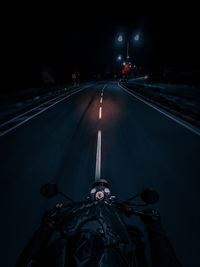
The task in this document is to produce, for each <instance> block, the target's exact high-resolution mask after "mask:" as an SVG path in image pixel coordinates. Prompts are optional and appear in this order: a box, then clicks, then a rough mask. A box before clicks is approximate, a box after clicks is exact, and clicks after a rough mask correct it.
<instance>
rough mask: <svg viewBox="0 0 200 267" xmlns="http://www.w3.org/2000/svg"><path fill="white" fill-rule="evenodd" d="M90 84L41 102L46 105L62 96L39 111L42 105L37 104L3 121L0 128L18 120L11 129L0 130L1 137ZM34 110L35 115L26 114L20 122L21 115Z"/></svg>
mask: <svg viewBox="0 0 200 267" xmlns="http://www.w3.org/2000/svg"><path fill="white" fill-rule="evenodd" d="M90 86H92V85H89V86H85V87H83V88H81V89H79V90H78V91H75V92H73V93H71V94H68V95H67V96H65V97H62V98H61V95H60V96H58V97H55V98H53V99H51V100H49V101H47V102H45V103H43V104H41V105H40V106H42V105H45V104H47V103H50V102H51V101H52V100H56V99H58V98H59V97H60V98H61V99H59V100H58V101H56V102H54V103H53V104H50V105H49V106H47V107H45V108H43V109H42V110H39V111H38V112H37V109H38V108H39V107H40V106H37V107H35V108H33V109H31V110H29V111H26V112H24V113H23V114H21V115H18V116H16V117H15V118H13V119H11V120H9V121H7V122H4V123H2V124H1V125H0V128H1V127H3V126H5V125H7V124H9V123H11V122H15V121H16V125H14V126H13V127H11V128H9V129H7V130H3V131H0V137H2V136H4V135H6V134H7V133H9V132H11V131H13V130H14V129H16V128H18V127H19V126H20V125H22V124H24V123H26V122H27V121H29V120H31V119H33V118H34V117H36V116H38V115H39V114H41V113H42V112H44V111H46V110H47V109H49V108H51V107H53V106H55V105H56V104H58V103H60V102H62V101H63V100H65V99H67V98H69V97H70V96H72V95H74V94H77V93H78V92H80V91H82V90H84V89H85V88H88V87H90ZM33 110H35V111H36V113H35V114H33V115H31V116H28V117H27V116H26V117H24V120H23V121H21V122H19V117H22V116H24V115H25V114H27V113H30V112H32V111H33Z"/></svg>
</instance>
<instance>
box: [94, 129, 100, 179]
mask: <svg viewBox="0 0 200 267" xmlns="http://www.w3.org/2000/svg"><path fill="white" fill-rule="evenodd" d="M100 178H101V130H98V136H97V154H96V169H95V181H98V180H99V179H100Z"/></svg>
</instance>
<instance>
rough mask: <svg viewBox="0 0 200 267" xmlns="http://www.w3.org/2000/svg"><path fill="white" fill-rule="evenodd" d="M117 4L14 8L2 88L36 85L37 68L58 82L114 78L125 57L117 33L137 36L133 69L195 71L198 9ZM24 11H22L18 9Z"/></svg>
mask: <svg viewBox="0 0 200 267" xmlns="http://www.w3.org/2000/svg"><path fill="white" fill-rule="evenodd" d="M131 3H132V5H130V3H129V2H123V3H118V2H116V3H115V4H114V5H113V6H108V7H107V6H106V5H105V4H104V5H103V4H102V5H101V6H100V5H99V4H98V3H96V2H95V3H94V2H92V4H90V5H87V6H86V5H83V4H82V5H81V6H80V4H79V3H78V2H73V3H72V4H71V5H70V6H69V5H67V6H65V7H64V6H63V7H62V6H58V5H56V6H53V5H52V6H50V3H47V5H46V6H45V7H43V8H42V7H40V6H31V5H30V6H22V7H20V6H19V5H17V6H16V9H15V7H14V6H13V8H12V11H11V10H8V9H7V10H6V12H7V13H6V14H7V16H6V17H5V18H4V19H3V20H2V22H1V29H2V30H1V44H2V48H1V67H2V87H20V86H22V87H23V86H29V85H30V86H31V85H32V86H34V85H39V84H40V82H41V81H40V79H41V78H40V68H41V67H46V66H50V67H52V68H53V69H54V71H55V75H56V78H57V80H58V81H63V80H64V79H70V77H71V72H72V71H73V70H75V69H77V70H79V71H80V72H82V73H83V74H87V73H98V72H99V73H104V72H109V71H111V72H114V71H116V68H117V64H118V63H117V61H116V58H117V56H118V54H122V51H125V48H124V47H125V46H124V47H120V45H119V44H117V42H116V37H117V34H118V33H121V32H123V33H124V34H125V36H128V35H129V36H133V35H134V34H135V33H139V34H140V40H139V42H138V43H137V44H136V43H134V45H133V44H132V45H131V46H130V55H131V57H132V59H133V61H134V63H135V64H136V65H139V66H140V65H141V66H144V67H148V68H150V69H151V68H152V69H153V68H155V67H159V66H161V67H173V66H176V67H177V66H183V65H184V66H187V68H188V67H190V68H193V67H195V68H196V67H197V68H198V67H199V59H200V57H199V47H200V41H199V28H198V27H199V26H198V24H199V21H198V20H199V15H198V10H199V9H198V7H197V4H196V5H195V4H192V2H191V1H190V3H188V4H187V5H186V4H184V3H183V2H182V3H181V4H180V5H177V4H176V6H175V5H174V4H169V2H168V4H167V3H165V2H162V3H160V4H154V5H153V4H152V5H151V6H150V5H149V6H146V4H145V3H141V2H140V5H139V4H135V2H133V1H132V2H131ZM22 8H23V9H22Z"/></svg>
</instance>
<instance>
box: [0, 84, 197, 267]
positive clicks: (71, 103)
mask: <svg viewBox="0 0 200 267" xmlns="http://www.w3.org/2000/svg"><path fill="white" fill-rule="evenodd" d="M80 89H82V88H80ZM58 100H59V101H58ZM50 104H51V105H50ZM42 108H43V109H42ZM16 121H17V123H16V122H15V123H14V124H13V125H14V127H13V128H12V127H11V126H9V127H10V128H9V129H11V128H12V129H11V130H10V131H7V130H6V132H5V134H2V136H1V137H0V151H1V153H0V162H1V164H0V177H1V194H0V198H1V201H0V203H1V228H0V231H1V234H0V236H1V239H0V240H1V241H0V242H1V260H2V262H1V264H0V265H1V266H6V267H7V266H8V267H11V266H14V265H15V262H16V260H17V257H18V256H19V253H20V252H21V251H22V249H23V247H24V246H25V244H26V242H27V241H28V239H29V238H30V237H31V235H32V233H33V231H34V230H35V229H36V228H37V227H38V226H39V224H40V219H41V216H42V214H43V212H44V211H45V210H46V209H48V208H51V207H52V206H53V205H54V204H55V203H56V201H57V199H51V200H48V199H45V198H43V197H42V196H40V193H39V190H40V187H41V185H42V184H43V183H46V182H49V181H50V182H54V183H57V184H58V185H59V187H60V189H61V190H62V191H64V192H65V193H66V194H68V195H69V196H70V197H72V198H74V199H75V200H82V199H83V198H84V197H86V196H87V194H88V191H89V188H90V186H91V184H92V183H93V182H94V181H95V179H98V178H99V177H102V178H105V179H107V180H108V181H109V182H110V184H111V189H112V191H113V192H114V193H115V194H117V195H118V196H119V197H120V198H122V199H126V198H128V197H130V196H131V195H133V194H135V193H138V192H139V191H140V190H142V189H143V188H146V187H153V188H155V189H156V190H157V191H159V193H160V202H159V203H158V204H156V207H158V208H159V209H160V212H161V215H162V219H163V225H164V228H165V230H166V232H167V233H168V236H169V238H170V240H171V242H172V243H173V245H174V248H175V251H176V253H177V256H178V258H179V259H180V261H181V263H182V264H183V266H199V257H198V256H199V255H198V254H199V240H200V229H199V224H200V216H199V205H198V203H199V191H200V190H199V188H200V181H199V173H200V164H199V151H200V136H198V135H197V134H195V133H194V132H192V131H190V130H189V129H187V128H185V127H184V126H182V125H180V124H178V123H177V122H175V121H174V120H171V119H170V118H169V117H167V116H165V115H164V114H162V113H160V112H158V111H157V110H155V109H153V108H152V107H150V106H148V105H146V104H145V103H143V102H141V101H140V100H138V99H137V98H135V97H134V96H133V95H131V94H130V93H128V92H127V91H126V90H125V89H123V88H122V87H120V86H119V85H118V83H117V82H111V81H109V82H98V83H95V84H93V85H90V86H89V87H87V88H84V89H83V90H79V91H78V92H77V93H74V94H73V95H71V96H70V95H68V96H67V97H63V98H59V99H56V101H54V102H51V103H48V104H47V105H46V106H43V107H40V109H38V110H37V109H36V110H35V111H33V112H30V114H29V113H28V114H26V119H25V117H24V116H22V118H21V120H20V118H18V119H16ZM20 121H21V123H19V122H20ZM6 129H7V128H6ZM2 133H3V132H2ZM137 220H138V219H134V218H132V219H131V222H132V223H134V222H136V221H137ZM137 223H138V222H137Z"/></svg>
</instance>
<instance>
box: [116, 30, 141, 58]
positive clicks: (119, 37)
mask: <svg viewBox="0 0 200 267" xmlns="http://www.w3.org/2000/svg"><path fill="white" fill-rule="evenodd" d="M139 39H140V35H139V34H138V33H137V34H136V35H135V36H134V40H135V41H139ZM118 41H119V42H122V41H123V37H122V35H121V34H120V35H119V36H118ZM126 51H127V56H126V58H127V59H129V58H130V56H129V40H127V48H126Z"/></svg>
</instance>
